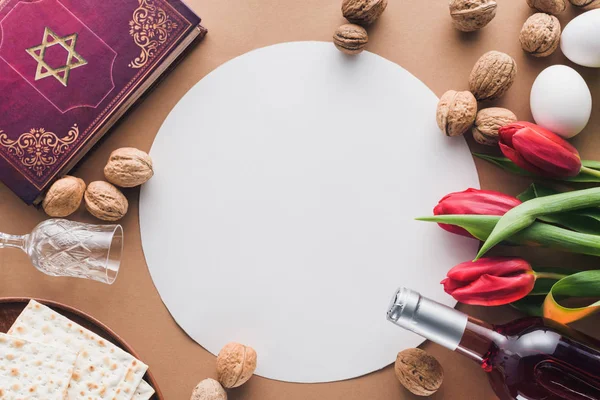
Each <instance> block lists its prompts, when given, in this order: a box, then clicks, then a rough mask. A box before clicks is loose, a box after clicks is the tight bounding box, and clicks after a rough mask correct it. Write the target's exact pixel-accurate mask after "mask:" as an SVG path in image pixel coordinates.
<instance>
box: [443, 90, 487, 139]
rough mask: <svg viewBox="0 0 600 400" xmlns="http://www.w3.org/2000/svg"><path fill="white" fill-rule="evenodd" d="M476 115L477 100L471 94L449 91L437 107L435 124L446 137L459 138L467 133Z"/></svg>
mask: <svg viewBox="0 0 600 400" xmlns="http://www.w3.org/2000/svg"><path fill="white" fill-rule="evenodd" d="M476 115H477V100H475V97H473V95H472V94H471V92H457V91H455V90H449V91H447V92H446V93H444V94H443V95H442V97H441V98H440V101H439V103H438V106H437V112H436V120H437V124H438V126H439V127H440V129H441V130H442V132H444V134H445V135H446V136H460V135H462V134H463V133H465V132H467V131H468V130H469V128H471V126H472V125H473V122H474V121H475V116H476Z"/></svg>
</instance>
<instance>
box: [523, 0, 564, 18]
mask: <svg viewBox="0 0 600 400" xmlns="http://www.w3.org/2000/svg"><path fill="white" fill-rule="evenodd" d="M527 4H528V5H529V7H531V8H534V9H536V10H538V11H541V12H544V13H548V14H554V15H556V14H560V13H562V12H563V11H565V10H566V9H567V0H527Z"/></svg>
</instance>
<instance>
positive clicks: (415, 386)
mask: <svg viewBox="0 0 600 400" xmlns="http://www.w3.org/2000/svg"><path fill="white" fill-rule="evenodd" d="M394 371H395V372H396V377H397V378H398V380H399V381H400V383H401V384H402V386H404V387H405V388H406V389H408V390H409V391H410V392H411V393H413V394H416V395H417V396H430V395H432V394H434V393H435V392H437V390H438V389H439V388H440V386H442V382H443V381H444V369H443V368H442V366H441V365H440V363H439V362H438V360H436V359H435V357H433V356H430V355H429V354H427V353H426V352H425V351H423V350H421V349H406V350H404V351H401V352H400V353H398V357H396V363H395V364H394Z"/></svg>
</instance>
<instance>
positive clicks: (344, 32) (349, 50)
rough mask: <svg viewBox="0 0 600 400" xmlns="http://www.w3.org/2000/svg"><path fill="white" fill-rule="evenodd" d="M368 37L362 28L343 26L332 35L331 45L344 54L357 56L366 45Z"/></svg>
mask: <svg viewBox="0 0 600 400" xmlns="http://www.w3.org/2000/svg"><path fill="white" fill-rule="evenodd" d="M368 41H369V35H367V31H366V30H365V28H363V27H362V26H358V25H354V24H344V25H342V26H340V27H339V28H337V29H336V31H335V33H334V34H333V44H335V47H337V48H338V49H339V50H340V51H342V52H344V53H346V54H358V53H360V52H361V51H363V49H364V48H365V46H366V45H367V42H368Z"/></svg>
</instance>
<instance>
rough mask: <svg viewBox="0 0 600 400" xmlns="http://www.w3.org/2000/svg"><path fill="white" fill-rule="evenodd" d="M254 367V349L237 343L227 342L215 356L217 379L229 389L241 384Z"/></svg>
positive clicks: (250, 374) (249, 375) (248, 376)
mask: <svg viewBox="0 0 600 400" xmlns="http://www.w3.org/2000/svg"><path fill="white" fill-rule="evenodd" d="M255 369H256V351H254V349H253V348H252V347H248V346H244V345H243V344H239V343H228V344H226V345H225V347H223V348H222V349H221V351H220V352H219V355H218V356H217V379H218V380H219V382H221V385H223V387H225V388H227V389H230V388H234V387H238V386H241V385H243V384H244V383H246V382H247V381H248V379H250V378H251V377H252V374H254V370H255Z"/></svg>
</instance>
